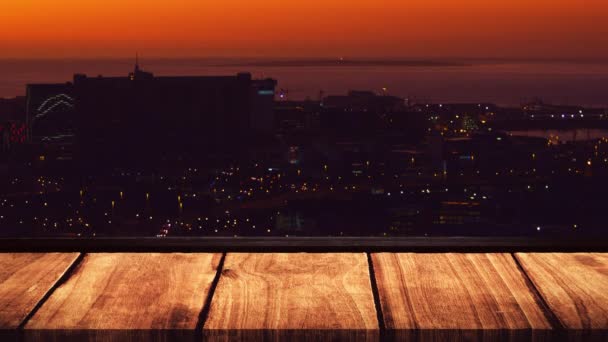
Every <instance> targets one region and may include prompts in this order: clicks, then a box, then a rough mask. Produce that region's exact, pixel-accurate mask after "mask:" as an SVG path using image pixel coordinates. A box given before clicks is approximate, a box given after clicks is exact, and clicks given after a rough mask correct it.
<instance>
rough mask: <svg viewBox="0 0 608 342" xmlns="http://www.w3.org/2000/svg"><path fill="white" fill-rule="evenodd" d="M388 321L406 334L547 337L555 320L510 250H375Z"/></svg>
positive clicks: (396, 331) (397, 331)
mask: <svg viewBox="0 0 608 342" xmlns="http://www.w3.org/2000/svg"><path fill="white" fill-rule="evenodd" d="M372 261H373V267H374V273H375V275H376V281H377V284H378V292H379V297H380V304H381V308H382V313H383V316H384V322H385V324H386V328H387V330H388V331H389V333H391V334H393V335H396V336H398V337H400V338H413V337H417V338H421V339H423V340H426V339H431V340H435V339H442V340H452V339H463V338H464V339H472V340H494V339H497V338H500V339H519V338H530V337H534V338H536V337H541V336H542V337H545V336H548V335H549V334H550V331H551V325H550V323H549V321H548V319H547V317H546V315H545V313H544V312H543V310H542V308H541V306H540V305H539V301H540V299H539V298H538V297H536V296H535V295H534V292H533V291H532V290H531V289H530V287H529V285H531V284H529V283H527V282H526V279H525V277H524V275H523V274H522V273H521V271H520V270H519V268H518V267H517V264H516V263H515V261H514V259H513V258H512V256H511V255H510V254H415V253H403V254H388V253H380V254H372Z"/></svg>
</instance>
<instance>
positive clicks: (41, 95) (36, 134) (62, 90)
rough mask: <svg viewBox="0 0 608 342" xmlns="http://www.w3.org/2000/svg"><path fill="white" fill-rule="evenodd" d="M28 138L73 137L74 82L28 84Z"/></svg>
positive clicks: (31, 139)
mask: <svg viewBox="0 0 608 342" xmlns="http://www.w3.org/2000/svg"><path fill="white" fill-rule="evenodd" d="M26 98H27V101H26V104H27V105H26V123H27V127H28V140H29V141H32V142H41V141H63V140H66V139H69V140H72V139H73V137H74V134H75V129H76V127H75V117H74V94H73V85H72V84H71V83H57V84H28V85H27V86H26Z"/></svg>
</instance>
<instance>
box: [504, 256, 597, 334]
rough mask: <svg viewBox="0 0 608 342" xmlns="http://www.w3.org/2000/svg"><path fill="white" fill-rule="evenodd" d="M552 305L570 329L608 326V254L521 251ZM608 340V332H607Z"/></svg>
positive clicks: (531, 272)
mask: <svg viewBox="0 0 608 342" xmlns="http://www.w3.org/2000/svg"><path fill="white" fill-rule="evenodd" d="M516 258H517V259H518V260H519V262H520V263H521V265H522V267H523V268H524V270H525V271H526V273H527V274H528V275H529V277H530V279H531V280H532V282H533V283H534V285H535V286H536V287H537V288H538V291H539V292H540V294H541V296H542V297H543V298H544V299H545V301H546V302H547V304H548V306H549V308H551V310H552V311H553V312H554V313H555V315H556V316H557V318H558V319H559V321H560V323H561V324H562V325H563V326H564V327H565V328H567V329H569V330H589V329H595V330H604V331H605V330H608V254H606V253H572V254H567V253H548V254H539V253H518V254H516ZM604 337H605V338H606V340H608V335H606V334H605V332H604Z"/></svg>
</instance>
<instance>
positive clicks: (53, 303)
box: [25, 253, 221, 340]
mask: <svg viewBox="0 0 608 342" xmlns="http://www.w3.org/2000/svg"><path fill="white" fill-rule="evenodd" d="M220 259H221V254H182V253H173V254H162V253H145V254H106V253H104V254H89V255H86V256H85V258H84V260H83V261H82V263H80V265H79V267H78V268H76V269H75V270H74V272H73V274H72V276H71V277H70V278H69V279H68V281H67V282H65V283H64V284H62V285H61V286H60V287H59V288H57V290H56V291H55V292H54V293H53V295H52V296H51V297H50V298H49V299H48V300H47V301H46V303H45V304H44V305H43V306H42V307H41V308H40V310H38V312H37V313H36V314H35V315H34V316H33V317H32V318H31V319H30V321H29V322H28V323H27V325H26V326H25V333H26V336H27V337H30V338H33V339H37V340H40V339H42V340H46V339H49V338H50V339H57V340H64V339H73V340H83V339H96V340H99V339H102V340H114V339H125V340H129V339H133V338H138V339H175V338H189V337H194V336H195V329H196V326H197V323H198V319H199V315H200V312H201V310H202V307H203V305H204V302H205V300H206V299H207V295H208V292H209V289H210V287H211V284H212V282H213V279H214V277H215V276H216V274H217V267H218V264H219V260H220Z"/></svg>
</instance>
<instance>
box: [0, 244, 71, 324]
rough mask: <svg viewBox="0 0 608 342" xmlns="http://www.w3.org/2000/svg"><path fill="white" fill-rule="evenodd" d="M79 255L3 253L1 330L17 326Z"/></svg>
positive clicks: (0, 279) (0, 264)
mask: <svg viewBox="0 0 608 342" xmlns="http://www.w3.org/2000/svg"><path fill="white" fill-rule="evenodd" d="M78 255H79V254H78V253H2V254H0V330H10V329H16V328H17V327H18V326H19V325H20V324H21V323H22V322H23V320H24V319H25V318H26V316H27V315H28V314H29V313H30V312H31V311H32V309H34V307H35V306H36V305H37V304H38V302H39V301H40V300H41V299H42V298H43V297H44V296H45V295H46V294H47V292H48V291H49V290H50V289H51V288H52V287H53V286H54V285H55V284H56V283H57V281H58V280H59V279H60V278H61V276H62V275H63V274H64V273H65V272H66V271H67V270H68V268H69V267H70V265H72V263H74V261H75V260H76V259H77V258H78Z"/></svg>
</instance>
